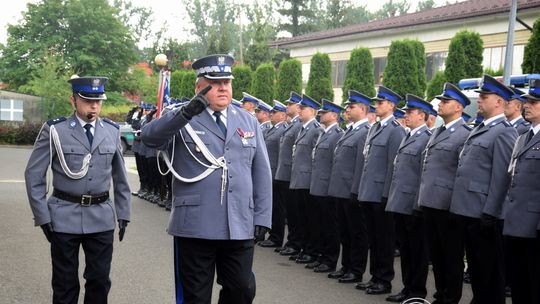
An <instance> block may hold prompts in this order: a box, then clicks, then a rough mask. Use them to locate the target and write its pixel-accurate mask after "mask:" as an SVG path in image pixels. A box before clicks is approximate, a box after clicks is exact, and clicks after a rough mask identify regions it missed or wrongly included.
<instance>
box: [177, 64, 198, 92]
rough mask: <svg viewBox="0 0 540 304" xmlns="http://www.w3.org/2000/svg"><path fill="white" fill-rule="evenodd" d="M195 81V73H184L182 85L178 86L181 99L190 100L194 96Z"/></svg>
mask: <svg viewBox="0 0 540 304" xmlns="http://www.w3.org/2000/svg"><path fill="white" fill-rule="evenodd" d="M196 80H197V75H196V74H195V71H191V70H189V71H186V72H185V73H184V77H182V85H181V86H180V94H181V97H184V96H185V97H188V98H191V97H192V96H193V95H195V81H196Z"/></svg>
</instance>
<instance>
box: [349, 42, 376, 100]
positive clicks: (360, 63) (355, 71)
mask: <svg viewBox="0 0 540 304" xmlns="http://www.w3.org/2000/svg"><path fill="white" fill-rule="evenodd" d="M374 79H375V76H374V65H373V57H371V52H370V51H369V49H368V48H355V49H353V50H352V51H351V57H350V58H349V61H348V62H347V74H346V75H345V81H344V83H343V88H342V91H343V102H345V101H347V99H348V98H349V90H355V91H358V92H361V93H363V94H365V95H367V96H374V95H375V86H374Z"/></svg>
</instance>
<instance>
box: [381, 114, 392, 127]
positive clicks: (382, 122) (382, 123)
mask: <svg viewBox="0 0 540 304" xmlns="http://www.w3.org/2000/svg"><path fill="white" fill-rule="evenodd" d="M393 118H394V115H390V116H388V117H386V118H385V119H381V121H380V123H381V126H384V125H385V124H387V123H388V121H389V120H390V119H393Z"/></svg>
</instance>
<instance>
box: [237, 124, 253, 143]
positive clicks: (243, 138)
mask: <svg viewBox="0 0 540 304" xmlns="http://www.w3.org/2000/svg"><path fill="white" fill-rule="evenodd" d="M236 133H238V135H240V140H241V141H242V144H243V145H244V146H246V145H247V144H248V141H247V140H248V138H253V137H255V132H253V131H244V130H242V129H241V128H237V129H236Z"/></svg>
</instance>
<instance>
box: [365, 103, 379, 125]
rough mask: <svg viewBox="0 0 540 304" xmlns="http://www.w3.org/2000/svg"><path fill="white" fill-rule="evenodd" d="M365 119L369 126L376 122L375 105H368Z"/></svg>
mask: <svg viewBox="0 0 540 304" xmlns="http://www.w3.org/2000/svg"><path fill="white" fill-rule="evenodd" d="M367 119H368V121H369V125H370V126H373V125H374V124H375V123H376V122H377V113H376V111H375V107H374V106H372V105H369V112H368V115H367Z"/></svg>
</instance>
